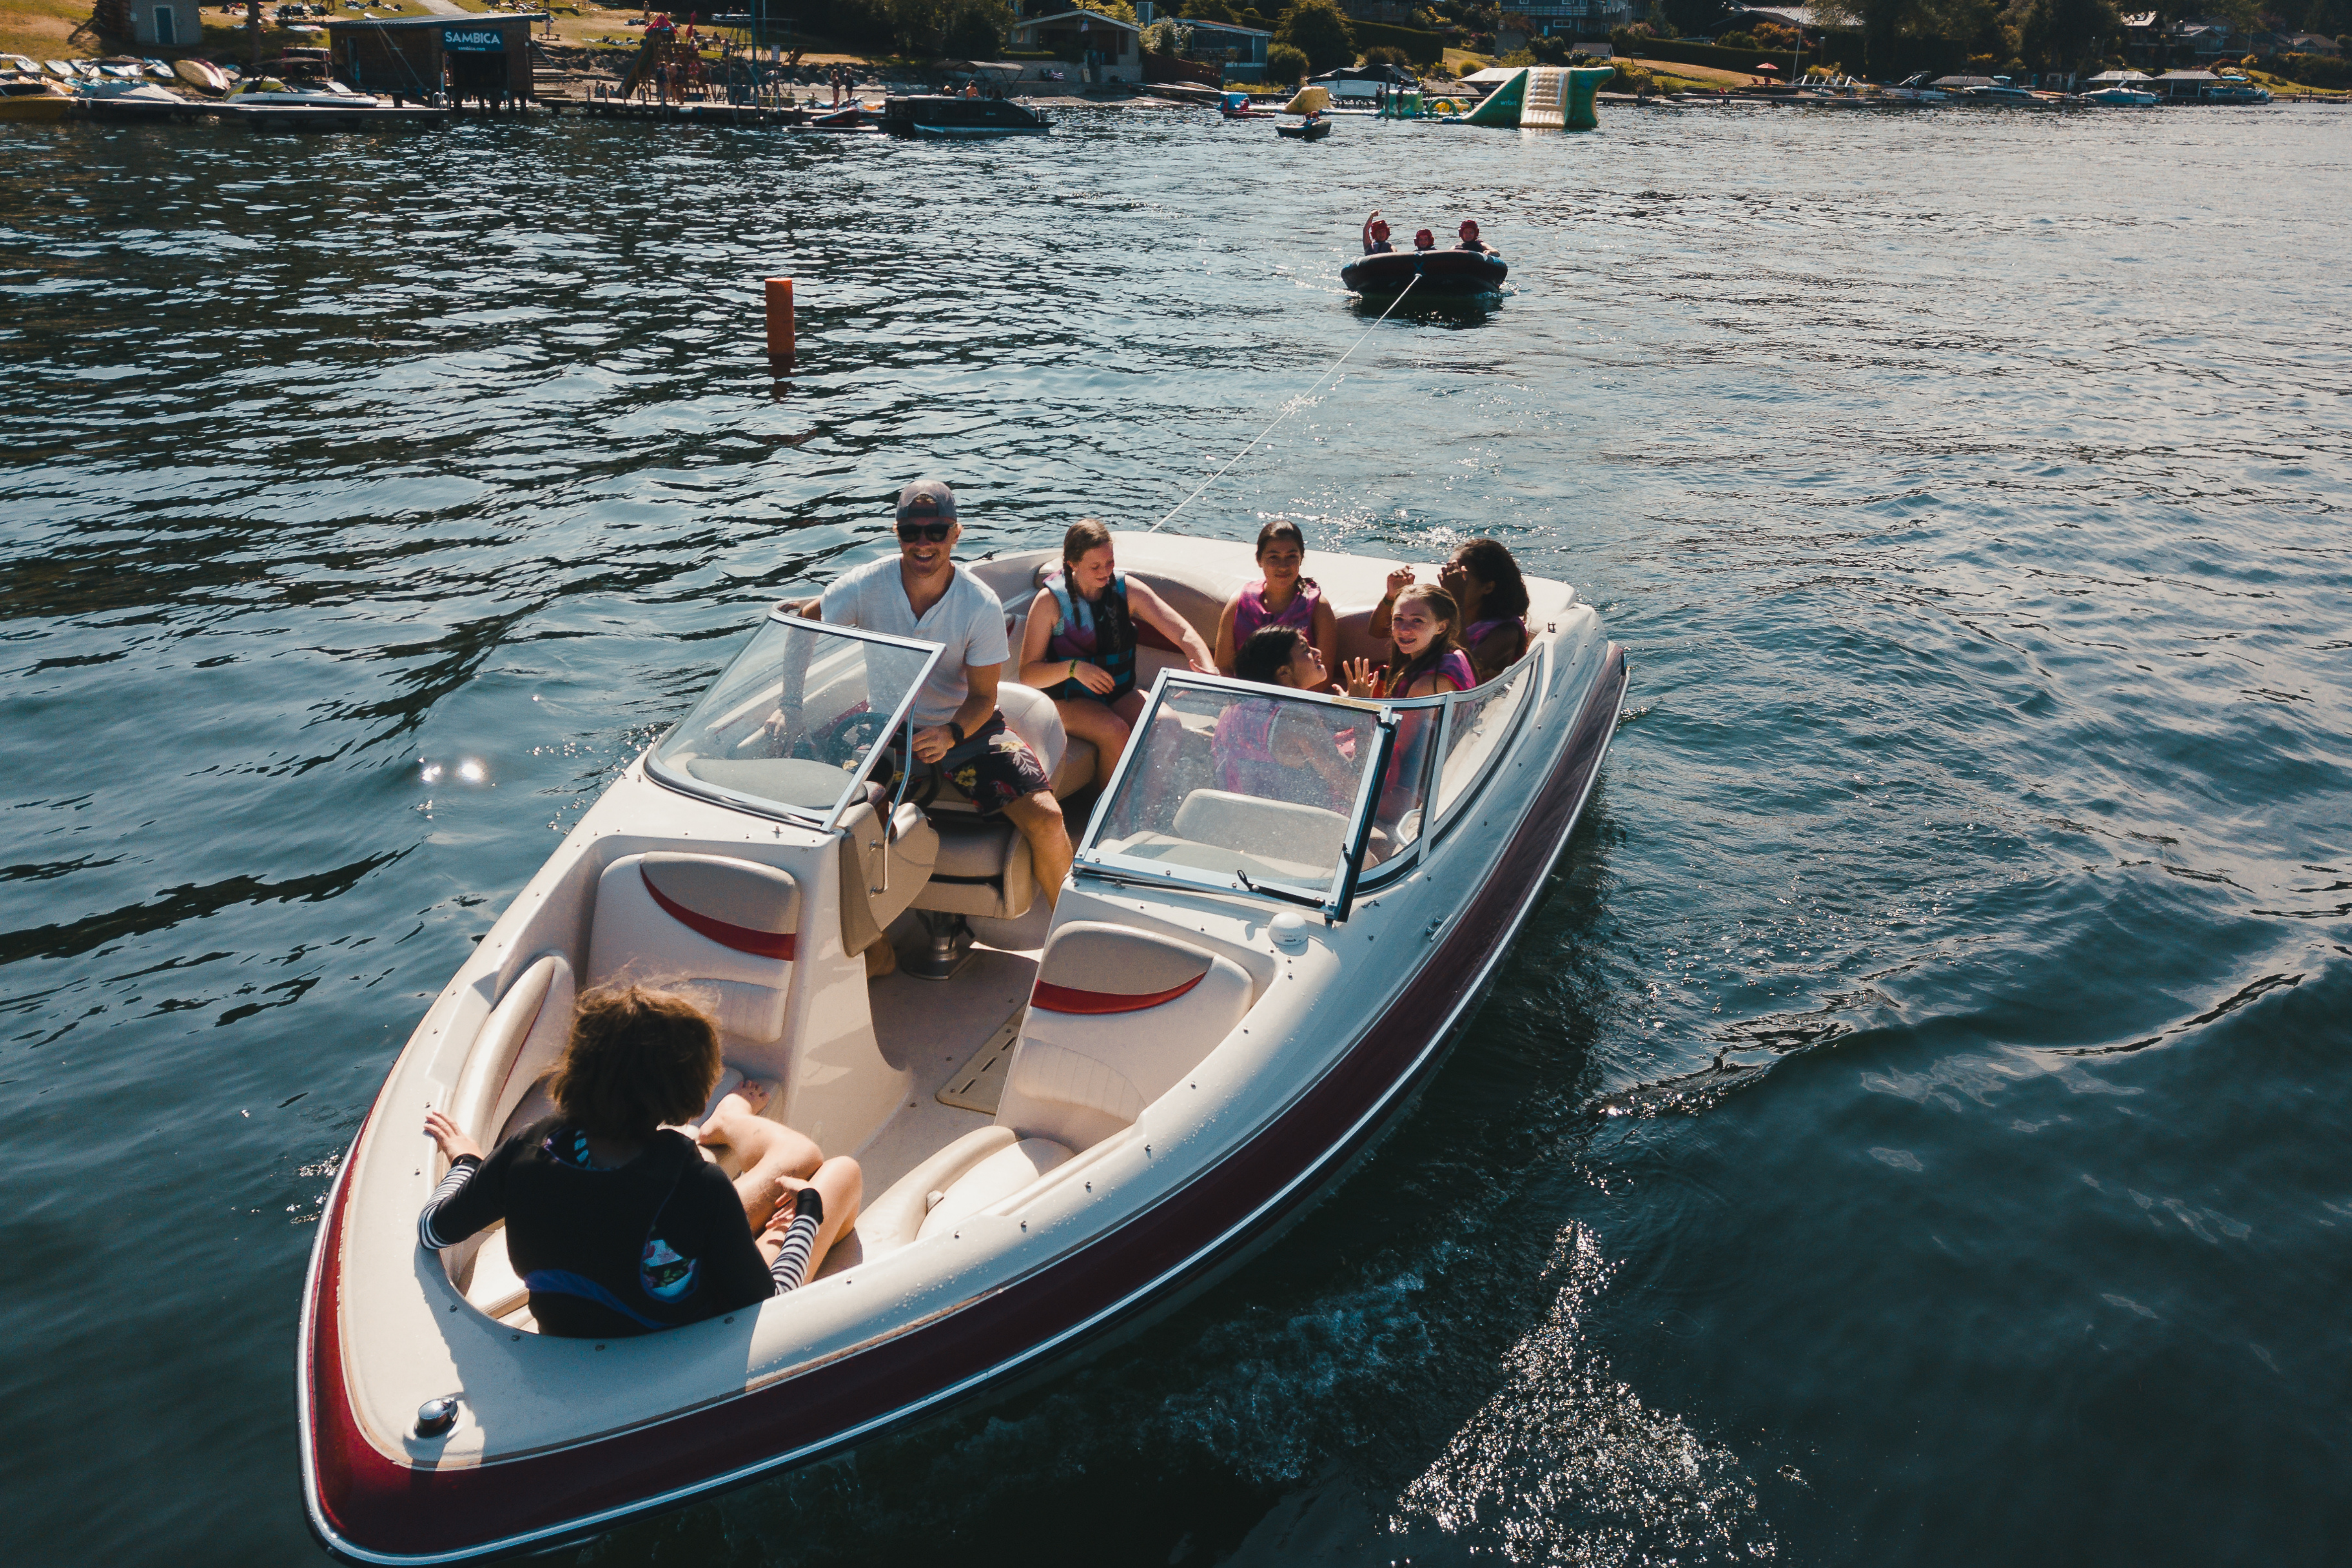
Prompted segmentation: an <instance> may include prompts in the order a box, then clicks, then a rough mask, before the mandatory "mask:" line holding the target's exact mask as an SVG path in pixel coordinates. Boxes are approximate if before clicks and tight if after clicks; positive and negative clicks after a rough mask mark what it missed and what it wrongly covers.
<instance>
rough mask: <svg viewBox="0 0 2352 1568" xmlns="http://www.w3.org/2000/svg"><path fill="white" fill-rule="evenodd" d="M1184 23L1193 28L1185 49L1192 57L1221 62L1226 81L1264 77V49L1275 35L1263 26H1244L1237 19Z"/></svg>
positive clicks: (1261, 79) (1259, 79) (1252, 79)
mask: <svg viewBox="0 0 2352 1568" xmlns="http://www.w3.org/2000/svg"><path fill="white" fill-rule="evenodd" d="M1184 25H1185V26H1187V27H1190V28H1192V47H1191V48H1189V49H1187V50H1185V51H1184V52H1185V53H1186V54H1187V55H1188V56H1190V57H1191V58H1193V59H1196V60H1208V61H1212V62H1215V63H1220V64H1222V65H1223V67H1224V71H1225V79H1226V80H1228V81H1263V80H1264V79H1265V51H1266V48H1267V47H1268V46H1269V45H1271V44H1272V43H1273V42H1274V35H1273V34H1272V33H1271V32H1269V31H1267V30H1266V29H1265V28H1264V27H1244V26H1242V25H1241V24H1239V23H1238V22H1187V23H1185V24H1184Z"/></svg>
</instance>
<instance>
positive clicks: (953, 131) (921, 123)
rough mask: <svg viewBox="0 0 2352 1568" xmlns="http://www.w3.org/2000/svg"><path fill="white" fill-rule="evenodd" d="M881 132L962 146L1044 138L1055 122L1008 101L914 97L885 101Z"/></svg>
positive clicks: (928, 95)
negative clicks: (994, 138) (989, 140)
mask: <svg viewBox="0 0 2352 1568" xmlns="http://www.w3.org/2000/svg"><path fill="white" fill-rule="evenodd" d="M882 129H883V130H885V131H887V132H890V133H891V134H892V135H894V136H919V137H922V138H925V139H927V140H930V141H940V142H963V141H976V140H979V139H982V138H985V137H992V136H1038V135H1043V134H1044V133H1045V132H1048V131H1050V130H1052V129H1053V122H1052V121H1049V120H1047V119H1046V118H1045V116H1044V115H1042V114H1040V113H1038V112H1037V111H1036V110H1034V109H1031V108H1030V107H1029V106H1028V105H1026V104H1022V103H1015V102H1014V101H1013V100H1011V99H1009V98H959V97H957V96H955V95H954V94H952V93H912V94H908V96H906V97H903V98H887V99H885V100H883V101H882Z"/></svg>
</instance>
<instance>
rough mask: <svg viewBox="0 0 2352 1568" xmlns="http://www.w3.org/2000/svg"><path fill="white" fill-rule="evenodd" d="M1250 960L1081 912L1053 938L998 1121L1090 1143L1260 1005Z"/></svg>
mask: <svg viewBox="0 0 2352 1568" xmlns="http://www.w3.org/2000/svg"><path fill="white" fill-rule="evenodd" d="M1250 998H1251V986H1250V978H1249V975H1248V973H1246V972H1244V970H1243V969H1242V967H1241V965H1239V964H1237V963H1234V961H1233V960H1232V959H1230V958H1223V957H1220V956H1218V955H1217V954H1215V953H1213V952H1209V951H1208V950H1207V949H1205V948H1200V947H1194V946H1193V945H1192V943H1190V942H1179V941H1177V940H1176V939H1175V938H1174V937H1168V936H1160V935H1158V934H1156V933H1153V932H1148V931H1130V930H1129V929H1128V928H1127V927H1124V926H1115V925H1108V924H1101V923H1097V922H1095V921H1073V922H1072V923H1070V924H1068V925H1066V926H1064V927H1062V928H1061V929H1060V930H1059V931H1055V933H1054V937H1053V940H1052V941H1051V942H1048V943H1047V944H1046V947H1045V960H1044V962H1043V963H1040V964H1039V965H1038V969H1037V987H1036V990H1035V992H1034V994H1032V995H1031V997H1030V1001H1029V1019H1028V1022H1027V1024H1026V1025H1025V1026H1024V1028H1023V1030H1022V1036H1021V1044H1020V1046H1019V1047H1017V1048H1016V1049H1015V1050H1014V1051H1013V1064H1012V1066H1011V1068H1008V1069H1007V1071H1006V1075H1005V1082H1004V1097H1003V1100H1001V1101H1000V1102H999V1104H998V1108H997V1113H996V1120H997V1121H999V1122H1000V1123H1001V1124H1003V1125H1004V1126H1006V1127H1010V1128H1012V1129H1013V1131H1016V1132H1018V1133H1020V1134H1021V1135H1022V1136H1023V1137H1025V1138H1050V1139H1053V1140H1054V1141H1055V1142H1058V1143H1066V1144H1068V1145H1069V1146H1070V1147H1071V1148H1073V1149H1084V1148H1087V1146H1088V1145H1090V1144H1093V1143H1097V1142H1100V1141H1101V1140H1103V1139H1105V1138H1108V1137H1109V1136H1110V1135H1111V1134H1112V1133H1114V1132H1116V1131H1119V1129H1121V1128H1123V1127H1126V1126H1128V1125H1129V1123H1131V1122H1132V1121H1134V1120H1135V1119H1136V1117H1137V1116H1138V1115H1139V1114H1140V1113H1141V1111H1142V1110H1143V1108H1144V1107H1145V1106H1147V1105H1149V1104H1150V1103H1151V1102H1152V1101H1153V1100H1157V1099H1159V1098H1160V1096H1161V1095H1162V1094H1165V1093H1166V1092H1168V1090H1169V1089H1172V1088H1174V1087H1175V1086H1176V1084H1177V1083H1178V1082H1179V1081H1180V1080H1181V1079H1182V1078H1183V1076H1184V1074H1185V1073H1187V1072H1189V1071H1190V1070H1192V1068H1193V1066H1194V1065H1195V1064H1197V1063H1198V1062H1199V1061H1200V1059H1201V1058H1202V1057H1204V1056H1207V1055H1208V1054H1209V1052H1210V1051H1212V1050H1213V1049H1214V1048H1215V1047H1216V1046H1217V1043H1218V1042H1219V1041H1221V1040H1223V1038H1224V1037H1226V1036H1227V1035H1229V1034H1231V1033H1232V1032H1233V1031H1234V1026H1237V1025H1238V1024H1240V1022H1241V1021H1242V1015H1243V1014H1244V1013H1246V1012H1248V1011H1249V1005H1250Z"/></svg>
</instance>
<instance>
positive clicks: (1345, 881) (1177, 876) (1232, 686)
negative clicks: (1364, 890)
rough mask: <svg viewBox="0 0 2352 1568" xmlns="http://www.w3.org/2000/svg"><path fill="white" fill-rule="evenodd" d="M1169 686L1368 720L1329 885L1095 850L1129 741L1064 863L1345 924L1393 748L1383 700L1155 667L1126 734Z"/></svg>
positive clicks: (1391, 719) (1119, 784)
mask: <svg viewBox="0 0 2352 1568" xmlns="http://www.w3.org/2000/svg"><path fill="white" fill-rule="evenodd" d="M1171 686H1175V687H1181V688H1182V689H1185V690H1187V691H1230V692H1235V693H1238V694H1240V695H1243V696H1245V697H1251V698H1259V699H1263V698H1266V697H1270V696H1271V697H1279V698H1281V699H1284V700H1289V701H1295V702H1307V703H1319V704H1321V705H1322V706H1324V707H1327V708H1340V709H1345V710H1348V711H1349V712H1352V713H1360V714H1362V715H1364V716H1365V717H1367V718H1369V719H1370V721H1372V726H1373V730H1374V732H1375V734H1376V735H1377V736H1378V741H1377V748H1378V749H1377V752H1376V754H1375V755H1374V757H1373V758H1372V760H1371V764H1370V766H1369V767H1367V768H1365V769H1364V770H1363V775H1362V777H1360V778H1359V779H1358V780H1357V781H1356V798H1355V800H1354V802H1353V803H1352V805H1350V806H1349V813H1348V828H1347V837H1346V839H1345V846H1346V847H1345V848H1344V849H1343V850H1342V851H1341V854H1340V857H1339V864H1338V866H1337V867H1335V868H1333V870H1332V873H1331V880H1330V883H1329V885H1328V887H1327V888H1326V889H1325V890H1324V892H1323V894H1322V895H1321V896H1320V897H1318V896H1316V895H1314V894H1311V893H1305V892H1299V891H1297V890H1295V889H1289V888H1280V887H1275V886H1272V885H1270V884H1268V883H1265V882H1253V881H1250V880H1249V879H1247V878H1246V877H1244V876H1243V875H1242V873H1240V872H1239V871H1235V872H1234V873H1232V874H1231V875H1229V876H1226V877H1219V876H1217V875H1216V874H1215V873H1213V872H1210V871H1204V870H1200V869H1197V868H1192V867H1189V866H1171V865H1168V864H1165V863H1162V862H1158V861H1149V860H1131V859H1129V858H1127V857H1125V856H1122V855H1119V854H1118V853H1117V852H1116V851H1108V850H1105V849H1103V848H1101V847H1100V840H1101V837H1102V831H1103V826H1104V824H1105V823H1106V822H1107V821H1108V817H1109V815H1110V806H1111V803H1112V802H1114V801H1116V800H1118V798H1119V795H1120V792H1121V791H1122V790H1123V789H1124V788H1125V787H1126V784H1127V780H1128V774H1129V771H1130V770H1131V769H1133V768H1135V767H1137V766H1138V765H1139V764H1138V763H1137V761H1136V759H1137V758H1138V757H1139V756H1141V755H1142V754H1143V752H1144V751H1145V748H1144V747H1143V746H1140V745H1134V744H1130V745H1129V747H1128V748H1127V750H1126V751H1125V752H1123V753H1121V755H1120V757H1119V759H1118V767H1117V768H1116V769H1115V770H1114V771H1113V772H1112V773H1111V776H1110V782H1109V783H1108V784H1105V785H1104V786H1103V791H1102V794H1101V795H1100V796H1098V797H1097V799H1096V801H1095V809H1094V815H1093V816H1089V817H1088V818H1087V827H1086V832H1085V834H1084V836H1083V837H1080V838H1079V840H1078V843H1077V847H1076V854H1075V855H1074V857H1073V858H1072V862H1071V869H1072V870H1073V871H1074V872H1076V873H1079V874H1083V875H1087V876H1094V877H1100V878H1103V879H1106V880H1108V881H1113V882H1124V883H1127V884H1129V886H1133V887H1147V888H1158V887H1179V888H1184V889H1190V890H1192V891H1196V892H1207V893H1222V894H1223V895H1224V896H1226V897H1228V898H1255V899H1263V900H1273V901H1275V902H1277V903H1284V904H1296V905H1298V906H1300V907H1301V908H1305V909H1310V910H1320V911H1322V914H1323V916H1324V918H1325V919H1326V920H1328V921H1331V922H1332V923H1333V924H1335V925H1336V924H1338V923H1339V922H1340V921H1345V920H1346V919H1347V918H1348V912H1349V910H1350V909H1351V908H1352V907H1353V906H1354V904H1355V900H1356V885H1357V882H1358V881H1359V880H1360V879H1361V877H1362V875H1363V867H1364V851H1365V849H1366V848H1367V847H1369V846H1370V843H1371V836H1372V807H1373V805H1375V803H1376V802H1377V801H1378V799H1379V795H1380V783H1381V778H1382V777H1383V776H1384V775H1385V774H1386V773H1387V772H1388V765H1389V761H1390V754H1391V752H1392V751H1393V750H1394V749H1395V745H1396V715H1395V714H1394V713H1392V712H1391V711H1389V705H1388V704H1386V703H1384V702H1378V701H1372V700H1367V699H1363V698H1356V697H1338V696H1333V695H1331V694H1329V693H1328V692H1320V691H1301V690H1299V689H1297V688H1296V687H1289V686H1267V685H1265V684H1264V683H1263V682H1260V681H1255V680H1242V679H1236V678H1235V677H1233V676H1230V675H1207V674H1203V673H1202V672H1201V671H1199V670H1192V669H1182V670H1180V669H1173V668H1163V669H1162V670H1160V674H1159V677H1158V679H1155V680H1153V681H1152V683H1151V695H1150V698H1149V700H1146V701H1145V703H1144V705H1143V711H1142V712H1140V713H1139V714H1137V715H1136V720H1135V723H1134V724H1133V725H1132V726H1131V727H1130V730H1129V733H1131V734H1135V735H1141V734H1143V733H1145V732H1146V730H1147V727H1148V726H1149V725H1150V722H1151V719H1152V716H1153V715H1154V714H1156V713H1157V712H1159V710H1160V705H1161V703H1162V702H1164V701H1165V700H1167V697H1168V693H1169V689H1170V688H1171Z"/></svg>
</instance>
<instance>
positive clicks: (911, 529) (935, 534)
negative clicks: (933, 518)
mask: <svg viewBox="0 0 2352 1568" xmlns="http://www.w3.org/2000/svg"><path fill="white" fill-rule="evenodd" d="M954 527H955V520H954V519H953V518H950V519H949V520H947V521H945V522H902V523H900V524H899V525H898V537H899V538H900V539H901V540H903V541H905V542H907V543H908V544H912V543H914V542H915V541H917V540H918V539H919V540H921V541H922V542H924V543H926V544H945V543H946V542H948V533H949V531H950V530H952V529H953V528H954Z"/></svg>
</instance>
